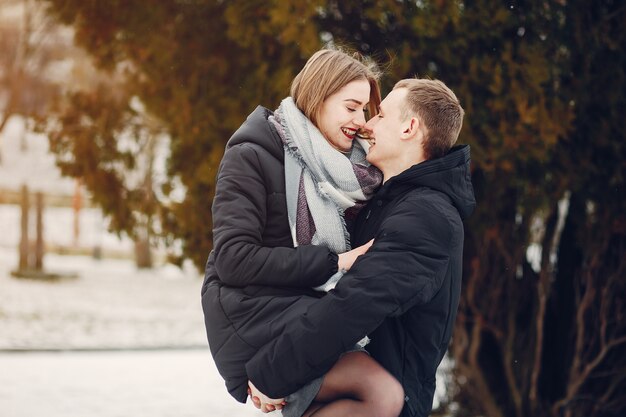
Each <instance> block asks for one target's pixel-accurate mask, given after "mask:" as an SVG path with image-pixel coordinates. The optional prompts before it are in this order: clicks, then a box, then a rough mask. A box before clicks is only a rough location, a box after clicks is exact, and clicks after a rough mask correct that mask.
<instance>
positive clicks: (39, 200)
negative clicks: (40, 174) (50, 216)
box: [35, 191, 44, 271]
mask: <svg viewBox="0 0 626 417" xmlns="http://www.w3.org/2000/svg"><path fill="white" fill-rule="evenodd" d="M35 205H36V210H37V241H36V243H35V270H36V271H41V270H42V269H43V255H44V247H43V193H42V192H41V191H39V192H37V194H36V196H35Z"/></svg>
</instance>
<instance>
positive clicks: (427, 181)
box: [378, 145, 476, 219]
mask: <svg viewBox="0 0 626 417" xmlns="http://www.w3.org/2000/svg"><path fill="white" fill-rule="evenodd" d="M416 187H428V188H431V189H433V190H436V191H440V192H442V193H444V194H446V195H447V196H448V197H449V198H450V200H452V204H454V206H455V207H456V209H457V210H458V212H459V214H460V215H461V218H462V219H466V218H467V217H469V215H470V214H472V212H473V211H474V207H475V206H476V200H475V199H474V188H473V187H472V178H471V173H470V147H469V145H458V146H455V147H453V148H452V149H450V151H449V152H448V153H447V154H446V155H445V156H443V157H441V158H437V159H432V160H429V161H424V162H422V163H419V164H417V165H413V166H412V167H411V168H409V169H407V170H406V171H404V172H402V173H401V174H398V175H396V176H395V177H392V178H390V179H389V180H388V181H387V182H386V183H385V184H384V185H383V186H382V187H381V189H380V191H379V194H378V195H379V196H380V197H381V198H389V199H390V198H393V197H395V196H396V195H397V194H398V193H399V192H404V191H405V190H406V189H407V188H416Z"/></svg>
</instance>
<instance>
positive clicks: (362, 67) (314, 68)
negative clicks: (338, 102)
mask: <svg viewBox="0 0 626 417" xmlns="http://www.w3.org/2000/svg"><path fill="white" fill-rule="evenodd" d="M379 78H380V72H379V70H378V67H377V66H376V64H375V63H374V62H373V61H372V60H370V59H367V58H365V57H363V56H362V55H360V54H358V53H355V54H353V55H348V54H347V53H346V52H344V51H342V50H338V49H322V50H320V51H317V52H316V53H315V54H313V56H311V58H309V60H308V61H307V62H306V64H305V65H304V68H302V70H301V71H300V72H299V73H298V75H296V77H295V78H294V79H293V82H292V83H291V97H292V98H293V100H294V102H295V103H296V106H297V107H298V108H299V109H300V110H301V111H302V112H303V113H304V115H305V116H306V117H308V118H309V119H310V120H311V121H312V122H313V123H314V124H315V125H316V126H318V121H319V115H320V113H321V111H322V103H324V100H326V99H327V98H328V97H329V96H331V95H333V94H334V93H336V92H337V91H339V90H340V89H341V88H343V87H344V86H345V85H346V84H349V83H351V82H352V81H356V80H367V81H368V82H369V85H370V101H369V105H368V111H369V117H372V116H374V115H376V114H377V113H378V108H379V105H380V101H381V98H380V87H379V86H378V79H379Z"/></svg>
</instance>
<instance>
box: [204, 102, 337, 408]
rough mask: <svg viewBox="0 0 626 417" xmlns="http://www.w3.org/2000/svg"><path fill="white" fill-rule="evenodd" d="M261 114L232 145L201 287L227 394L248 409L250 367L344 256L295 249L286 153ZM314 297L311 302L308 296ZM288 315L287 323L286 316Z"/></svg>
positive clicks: (227, 153) (219, 180) (219, 187)
mask: <svg viewBox="0 0 626 417" xmlns="http://www.w3.org/2000/svg"><path fill="white" fill-rule="evenodd" d="M270 114H271V112H270V111H269V110H267V109H265V108H262V107H257V108H256V110H255V111H254V112H253V113H252V114H250V116H248V119H247V120H246V121H245V122H244V124H243V125H242V126H241V127H240V128H239V129H238V130H237V131H236V132H235V133H234V134H233V136H232V137H231V139H230V140H229V141H228V144H227V146H226V151H225V153H224V157H223V159H222V162H221V164H220V168H219V171H218V176H217V186H216V191H215V199H214V200H213V207H212V212H213V251H212V252H211V253H210V255H209V258H208V261H207V264H206V270H205V279H204V283H203V285H202V307H203V310H204V317H205V324H206V329H207V337H208V341H209V346H210V349H211V353H212V354H213V357H214V360H215V363H216V365H217V368H218V370H219V372H220V374H221V375H222V377H223V378H224V379H225V382H226V387H227V389H228V391H229V392H230V394H231V395H233V397H235V398H236V399H237V400H238V401H241V402H245V401H246V397H247V382H248V377H247V375H246V373H245V363H246V361H247V360H248V359H249V358H251V357H252V356H253V354H254V353H255V352H256V351H257V349H258V348H260V347H261V346H263V345H264V344H265V343H266V342H267V341H268V340H270V338H271V337H276V336H277V335H278V334H279V333H280V332H281V331H282V328H283V327H284V324H285V320H289V319H290V318H291V317H293V316H294V315H298V314H299V312H300V311H301V310H302V309H303V308H306V306H307V305H308V304H307V303H303V302H300V303H297V301H298V300H303V299H308V300H309V301H312V300H314V299H315V297H319V293H317V292H315V291H313V290H311V289H310V288H312V287H315V286H318V285H321V284H323V283H324V282H326V281H327V280H328V278H330V276H332V275H333V274H334V273H335V272H337V255H336V254H334V253H332V252H331V251H330V250H329V249H327V248H325V247H321V246H311V245H309V246H299V247H297V248H294V247H293V241H292V238H291V233H290V231H289V222H288V218H287V203H286V200H285V172H284V151H283V146H282V142H281V140H280V137H279V136H278V133H277V132H276V131H275V130H274V128H273V127H272V126H271V125H270V123H268V121H267V117H268V116H269V115H270ZM307 296H308V297H307ZM279 313H282V316H279Z"/></svg>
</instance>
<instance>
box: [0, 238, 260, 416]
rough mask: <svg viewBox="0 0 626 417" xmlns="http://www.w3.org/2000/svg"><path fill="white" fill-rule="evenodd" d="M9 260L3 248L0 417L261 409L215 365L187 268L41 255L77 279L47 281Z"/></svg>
mask: <svg viewBox="0 0 626 417" xmlns="http://www.w3.org/2000/svg"><path fill="white" fill-rule="evenodd" d="M16 264H17V251H16V250H15V249H7V248H3V247H0V370H1V371H0V415H1V416H2V417H39V416H42V417H43V416H46V417H61V416H63V417H74V416H75V417H115V416H120V417H121V416H135V417H141V416H146V417H166V416H172V417H179V416H180V417H185V416H189V417H196V416H197V417H200V416H211V417H213V416H214V417H222V416H223V417H227V416H242V417H246V416H250V417H252V416H260V415H262V413H260V412H259V411H257V410H256V409H254V407H252V406H251V405H249V404H248V405H242V404H239V403H237V402H236V401H235V400H234V399H233V398H231V397H230V396H229V395H228V393H227V391H226V388H225V387H224V382H223V380H222V379H221V377H220V376H219V374H218V372H217V370H216V369H215V366H214V364H213V362H212V359H211V355H210V353H209V351H208V347H207V345H206V338H205V333H204V324H203V318H202V311H201V306H200V293H199V290H200V285H201V279H200V277H199V276H198V274H197V272H195V270H194V269H193V268H189V269H185V270H180V269H178V268H175V267H169V266H164V267H160V268H156V269H154V270H148V271H138V270H137V269H136V268H135V266H134V264H133V262H132V261H131V260H103V261H97V260H94V259H92V258H89V257H79V256H59V255H47V256H46V265H47V267H48V269H49V270H54V271H60V272H63V271H65V272H76V273H78V274H79V278H77V279H68V280H61V281H58V282H45V281H35V280H24V279H16V278H13V277H10V270H11V269H13V268H14V267H15V265H16ZM42 349H43V350H42ZM76 349H86V350H76ZM103 349H111V350H103ZM123 349H129V350H123ZM142 349H143V350H142ZM46 350H49V351H46Z"/></svg>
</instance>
